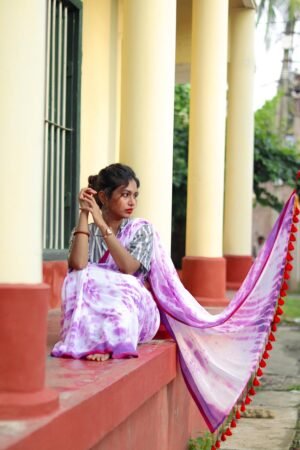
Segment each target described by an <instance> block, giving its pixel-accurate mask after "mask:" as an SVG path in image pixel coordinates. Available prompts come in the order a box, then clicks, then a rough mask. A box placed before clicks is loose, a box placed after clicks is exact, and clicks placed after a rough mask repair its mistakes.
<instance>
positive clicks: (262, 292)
mask: <svg viewBox="0 0 300 450" xmlns="http://www.w3.org/2000/svg"><path fill="white" fill-rule="evenodd" d="M294 204H295V194H293V195H292V196H291V197H290V199H289V200H288V202H287V203H286V205H285V207H284V209H283V211H282V213H281V215H280V216H279V218H278V220H277V222H276V224H275V225H274V228H273V230H272V232H271V234H270V236H269V238H268V239H267V241H266V243H265V245H264V247H263V249H262V251H261V252H260V254H259V255H258V257H257V258H256V260H255V262H254V264H253V266H252V268H251V270H250V272H249V274H248V276H247V277H246V279H245V281H244V283H243V285H242V286H241V288H240V289H239V291H238V292H237V293H236V295H235V297H234V298H233V300H231V302H230V304H229V305H228V307H227V308H225V309H224V311H223V312H221V313H220V314H217V315H211V314H210V313H208V312H207V311H206V310H205V309H204V308H203V307H202V306H201V305H200V304H199V303H198V302H197V301H196V300H195V299H194V297H193V296H192V295H191V294H190V293H189V292H188V291H187V290H186V289H185V288H184V286H183V285H182V283H181V282H180V280H179V278H178V275H177V272H176V270H175V268H174V266H173V263H172V261H171V259H170V257H169V255H168V254H167V253H166V251H165V250H164V249H163V247H162V244H161V241H160V238H159V236H158V234H157V233H156V232H154V242H153V255H152V260H151V269H150V272H149V276H148V279H149V281H150V284H151V289H152V292H153V296H154V299H155V302H156V304H155V302H154V301H153V298H152V296H151V295H150V293H149V291H147V289H145V287H144V286H143V282H142V281H143V280H141V279H140V278H139V277H134V276H132V275H124V274H121V273H120V272H118V269H117V267H116V265H115V263H114V261H113V259H112V257H111V256H110V255H108V257H107V259H106V261H105V263H104V264H89V265H88V267H87V268H86V269H84V270H81V271H72V272H70V273H69V274H68V276H67V278H66V280H65V283H64V288H63V307H62V313H63V320H62V337H61V341H60V342H58V343H57V344H56V346H55V347H54V349H53V351H52V355H54V356H66V355H68V356H73V357H77V358H78V357H83V356H84V355H87V354H89V353H93V352H108V351H109V352H110V353H111V354H112V357H114V358H118V357H126V356H136V355H137V353H136V347H137V344H138V343H141V342H146V341H147V340H149V339H151V338H152V337H153V336H154V335H155V333H156V331H157V328H158V325H159V312H160V315H161V318H162V321H163V323H164V324H165V326H166V327H167V329H168V331H169V332H170V334H171V335H172V336H173V337H174V339H175V341H176V343H177V346H178V350H179V359H180V364H181V368H182V371H183V374H184V378H185V380H186V383H187V386H188V388H189V390H190V392H191V394H192V396H193V398H194V400H195V402H196V404H197V405H198V407H199V409H200V411H201V413H202V415H203V417H204V418H205V420H206V423H207V425H208V427H209V429H210V430H211V431H215V430H216V429H217V428H218V427H219V426H220V425H221V424H222V423H223V422H224V421H225V419H226V418H227V417H228V415H229V414H230V412H231V411H232V409H233V407H234V406H235V405H236V403H237V401H238V400H241V399H243V395H246V394H247V392H248V391H247V389H248V388H247V386H248V384H249V382H251V377H252V376H253V374H255V372H256V369H257V367H258V365H259V362H260V359H261V357H262V353H263V351H264V349H265V345H266V343H267V341H268V337H269V333H270V327H271V324H272V321H273V318H274V313H275V310H276V305H277V300H278V297H279V292H280V290H281V288H282V280H283V275H284V273H286V272H285V265H286V256H287V252H288V245H289V240H290V234H291V226H292V219H293V212H294ZM143 224H145V221H144V220H142V219H135V220H132V221H130V222H129V223H128V225H126V227H125V228H124V230H123V231H122V234H121V235H120V236H118V237H119V239H120V241H121V242H122V244H123V245H124V246H126V245H127V244H128V242H130V239H131V238H132V236H133V235H134V234H135V233H136V231H137V230H138V229H139V227H140V226H142V225H143ZM156 305H157V306H156ZM157 307H158V308H157ZM158 310H159V312H158ZM108 338H109V339H108Z"/></svg>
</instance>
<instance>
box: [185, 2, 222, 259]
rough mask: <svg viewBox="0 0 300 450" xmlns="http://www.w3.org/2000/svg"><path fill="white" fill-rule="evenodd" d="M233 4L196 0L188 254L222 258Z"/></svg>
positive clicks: (193, 44)
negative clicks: (227, 86)
mask: <svg viewBox="0 0 300 450" xmlns="http://www.w3.org/2000/svg"><path fill="white" fill-rule="evenodd" d="M227 32H228V1H227V0H221V1H220V0H201V1H199V0H194V1H193V24H192V62H191V110H190V142H189V161H188V205H187V238H186V255H187V256H201V257H221V256H222V251H223V249H222V244H223V237H222V235H223V195H224V154H225V113H226V112H225V110H226V75H227Z"/></svg>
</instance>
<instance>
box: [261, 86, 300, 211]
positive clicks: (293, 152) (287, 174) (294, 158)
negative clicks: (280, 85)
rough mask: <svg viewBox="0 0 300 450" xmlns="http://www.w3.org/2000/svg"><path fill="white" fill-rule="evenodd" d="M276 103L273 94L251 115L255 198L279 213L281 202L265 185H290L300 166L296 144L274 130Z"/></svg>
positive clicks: (293, 182) (277, 100) (293, 181)
mask: <svg viewBox="0 0 300 450" xmlns="http://www.w3.org/2000/svg"><path fill="white" fill-rule="evenodd" d="M279 101H280V95H277V96H276V97H274V98H273V99H272V100H270V101H267V102H266V103H265V104H264V106H263V107H262V108H261V109H259V110H258V111H257V112H256V113H255V142H254V179H253V190H254V194H255V198H256V201H257V202H258V203H260V204H261V205H263V206H270V207H271V208H273V209H275V210H276V211H280V210H281V208H282V203H281V202H280V201H279V199H278V198H277V197H276V195H274V194H273V193H272V192H270V190H269V189H268V186H267V185H266V183H268V182H273V183H275V184H276V183H277V184H278V183H280V184H285V185H289V186H294V185H295V177H296V172H297V167H298V168H299V163H300V157H299V153H298V151H297V148H296V145H295V144H294V143H289V142H288V141H287V140H286V138H284V137H282V133H281V130H279V131H276V125H275V121H276V111H277V107H278V102H279ZM282 126H284V125H283V124H282Z"/></svg>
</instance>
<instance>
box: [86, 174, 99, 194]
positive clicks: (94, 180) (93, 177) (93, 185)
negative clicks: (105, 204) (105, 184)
mask: <svg viewBox="0 0 300 450" xmlns="http://www.w3.org/2000/svg"><path fill="white" fill-rule="evenodd" d="M97 178H98V175H90V176H89V177H88V183H89V187H91V188H93V189H95V190H96V191H97Z"/></svg>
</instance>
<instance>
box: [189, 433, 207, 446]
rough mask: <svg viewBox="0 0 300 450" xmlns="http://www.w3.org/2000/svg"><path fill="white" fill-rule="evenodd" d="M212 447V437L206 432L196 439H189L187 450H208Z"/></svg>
mask: <svg viewBox="0 0 300 450" xmlns="http://www.w3.org/2000/svg"><path fill="white" fill-rule="evenodd" d="M212 445H213V435H212V434H211V433H209V432H207V433H205V434H204V435H203V436H199V437H197V438H196V439H190V440H189V447H188V450H210V449H211V446H212Z"/></svg>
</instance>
